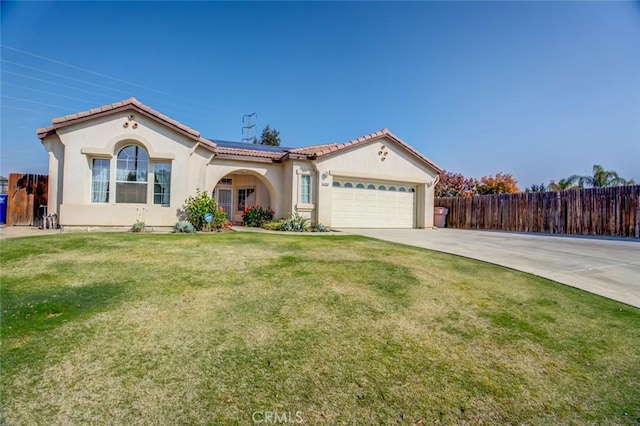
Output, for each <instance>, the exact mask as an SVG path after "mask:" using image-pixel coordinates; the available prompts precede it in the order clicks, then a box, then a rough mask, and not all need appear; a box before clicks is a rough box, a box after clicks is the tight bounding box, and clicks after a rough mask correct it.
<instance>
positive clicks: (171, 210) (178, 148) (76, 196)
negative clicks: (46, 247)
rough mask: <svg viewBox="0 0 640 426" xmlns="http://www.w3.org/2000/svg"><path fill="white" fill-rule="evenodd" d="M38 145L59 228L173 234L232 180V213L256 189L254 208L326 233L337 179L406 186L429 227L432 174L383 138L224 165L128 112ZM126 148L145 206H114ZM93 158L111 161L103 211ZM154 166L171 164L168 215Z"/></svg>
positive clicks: (419, 217)
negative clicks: (140, 155)
mask: <svg viewBox="0 0 640 426" xmlns="http://www.w3.org/2000/svg"><path fill="white" fill-rule="evenodd" d="M130 114H133V115H134V119H131V118H130ZM134 124H135V126H134ZM43 144H44V146H45V148H46V149H47V151H48V152H49V179H50V180H49V182H50V184H49V188H50V189H49V212H50V213H58V215H59V221H60V224H62V225H68V226H131V225H132V224H133V223H135V222H136V221H137V220H142V221H144V222H145V223H146V224H147V225H148V226H173V224H174V223H175V222H176V221H177V219H178V216H179V215H180V213H181V211H182V207H183V203H184V201H185V199H186V198H187V197H188V196H189V195H193V194H195V193H196V190H198V189H199V190H201V191H206V192H207V193H209V194H213V192H214V188H215V187H216V185H217V183H218V182H219V180H220V179H221V178H223V177H228V176H231V177H232V178H233V180H234V181H233V186H232V188H233V189H234V191H233V203H234V206H236V205H237V189H238V188H243V187H254V188H255V189H256V193H255V204H259V205H261V206H263V207H270V208H271V209H273V210H274V212H275V217H276V218H281V217H287V216H288V215H289V214H290V213H291V212H294V211H297V212H299V213H300V214H302V215H304V216H306V217H308V218H310V219H311V221H312V223H318V222H319V223H323V224H325V225H328V226H331V209H332V206H331V202H332V183H333V179H334V177H339V178H360V179H363V180H374V181H381V182H398V183H403V184H411V185H412V186H415V187H416V199H417V220H416V223H417V226H418V227H420V228H423V227H429V226H432V225H433V194H434V188H433V185H434V183H435V178H436V176H437V173H436V171H435V170H433V169H432V168H430V167H429V166H426V165H425V164H424V163H423V162H421V161H419V160H418V159H417V158H416V157H415V156H413V155H411V154H410V153H408V152H407V151H406V150H405V149H404V148H403V147H401V146H399V145H397V144H396V143H395V142H393V141H392V140H390V139H388V138H382V139H378V140H376V141H373V142H368V143H364V144H361V145H357V146H355V147H352V148H348V149H346V150H342V151H340V152H338V153H335V154H332V155H329V156H326V157H323V158H321V159H319V160H316V161H309V160H287V161H284V162H282V163H272V162H269V161H260V160H256V159H247V160H243V159H227V158H219V157H215V156H214V155H213V153H212V152H211V151H210V150H209V149H206V148H204V147H203V146H202V145H201V144H198V143H197V142H196V141H195V140H193V139H191V138H189V137H187V136H186V135H183V134H181V133H178V132H176V131H174V130H172V129H171V128H169V127H167V126H165V125H164V124H162V123H160V122H157V121H155V120H152V119H149V118H147V117H145V116H144V115H141V114H138V113H136V112H135V111H134V110H130V111H122V112H119V113H114V114H112V115H108V116H105V117H101V118H95V119H92V120H88V121H86V122H84V123H78V124H74V125H70V126H66V127H63V128H61V129H58V130H57V134H56V135H53V136H48V137H47V138H45V139H44V140H43ZM129 144H138V145H140V146H142V147H144V148H145V149H146V150H147V152H148V154H149V159H150V162H149V179H148V185H147V203H146V204H123V203H116V202H115V198H116V197H115V196H116V194H115V190H116V187H115V174H116V156H117V154H118V152H119V150H120V149H121V148H122V147H124V146H126V145H129ZM385 153H386V155H385ZM93 158H105V159H109V160H110V164H111V169H110V173H111V178H110V194H109V202H108V203H92V202H91V174H92V173H91V167H92V160H93ZM382 158H384V161H382ZM156 161H162V162H170V163H171V166H172V170H171V201H170V205H169V206H166V207H165V206H160V205H154V204H153V165H154V162H156ZM303 175H309V176H311V202H310V203H304V204H303V203H302V202H301V200H300V184H301V176H303ZM233 219H234V220H235V221H240V220H241V219H242V218H241V213H240V212H237V211H235V212H234V217H233Z"/></svg>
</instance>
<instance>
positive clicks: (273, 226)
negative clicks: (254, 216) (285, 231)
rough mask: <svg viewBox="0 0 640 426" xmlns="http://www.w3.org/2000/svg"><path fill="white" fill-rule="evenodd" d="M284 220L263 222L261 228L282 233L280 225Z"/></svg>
mask: <svg viewBox="0 0 640 426" xmlns="http://www.w3.org/2000/svg"><path fill="white" fill-rule="evenodd" d="M285 220H286V219H280V220H272V221H271V222H265V223H263V224H262V228H264V229H266V230H268V231H282V225H284V222H285Z"/></svg>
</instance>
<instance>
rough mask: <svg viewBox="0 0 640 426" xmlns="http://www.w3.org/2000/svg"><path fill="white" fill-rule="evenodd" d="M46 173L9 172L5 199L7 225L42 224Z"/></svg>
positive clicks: (46, 192) (47, 178)
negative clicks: (6, 198) (6, 197)
mask: <svg viewBox="0 0 640 426" xmlns="http://www.w3.org/2000/svg"><path fill="white" fill-rule="evenodd" d="M48 182H49V177H48V176H47V175H32V174H24V173H11V174H10V175H9V190H8V200H7V225H38V226H39V225H42V215H43V214H45V213H46V209H45V208H44V207H41V206H46V205H47V195H48Z"/></svg>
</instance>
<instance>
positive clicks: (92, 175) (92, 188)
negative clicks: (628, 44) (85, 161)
mask: <svg viewBox="0 0 640 426" xmlns="http://www.w3.org/2000/svg"><path fill="white" fill-rule="evenodd" d="M96 161H106V162H107V164H108V168H107V170H108V173H107V174H108V176H107V180H106V183H107V199H106V201H94V183H95V182H96V181H95V178H96V176H95V170H96ZM100 182H105V181H104V180H100ZM111 192H112V191H111V159H110V158H98V157H95V158H92V159H91V198H90V199H91V204H108V203H109V202H110V197H111Z"/></svg>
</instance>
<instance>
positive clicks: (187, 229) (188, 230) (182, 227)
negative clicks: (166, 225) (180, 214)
mask: <svg viewBox="0 0 640 426" xmlns="http://www.w3.org/2000/svg"><path fill="white" fill-rule="evenodd" d="M173 232H180V233H185V234H193V233H194V232H196V228H194V227H193V225H192V224H191V222H189V221H188V220H181V221H179V222H178V223H176V226H175V227H174V228H173Z"/></svg>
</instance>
